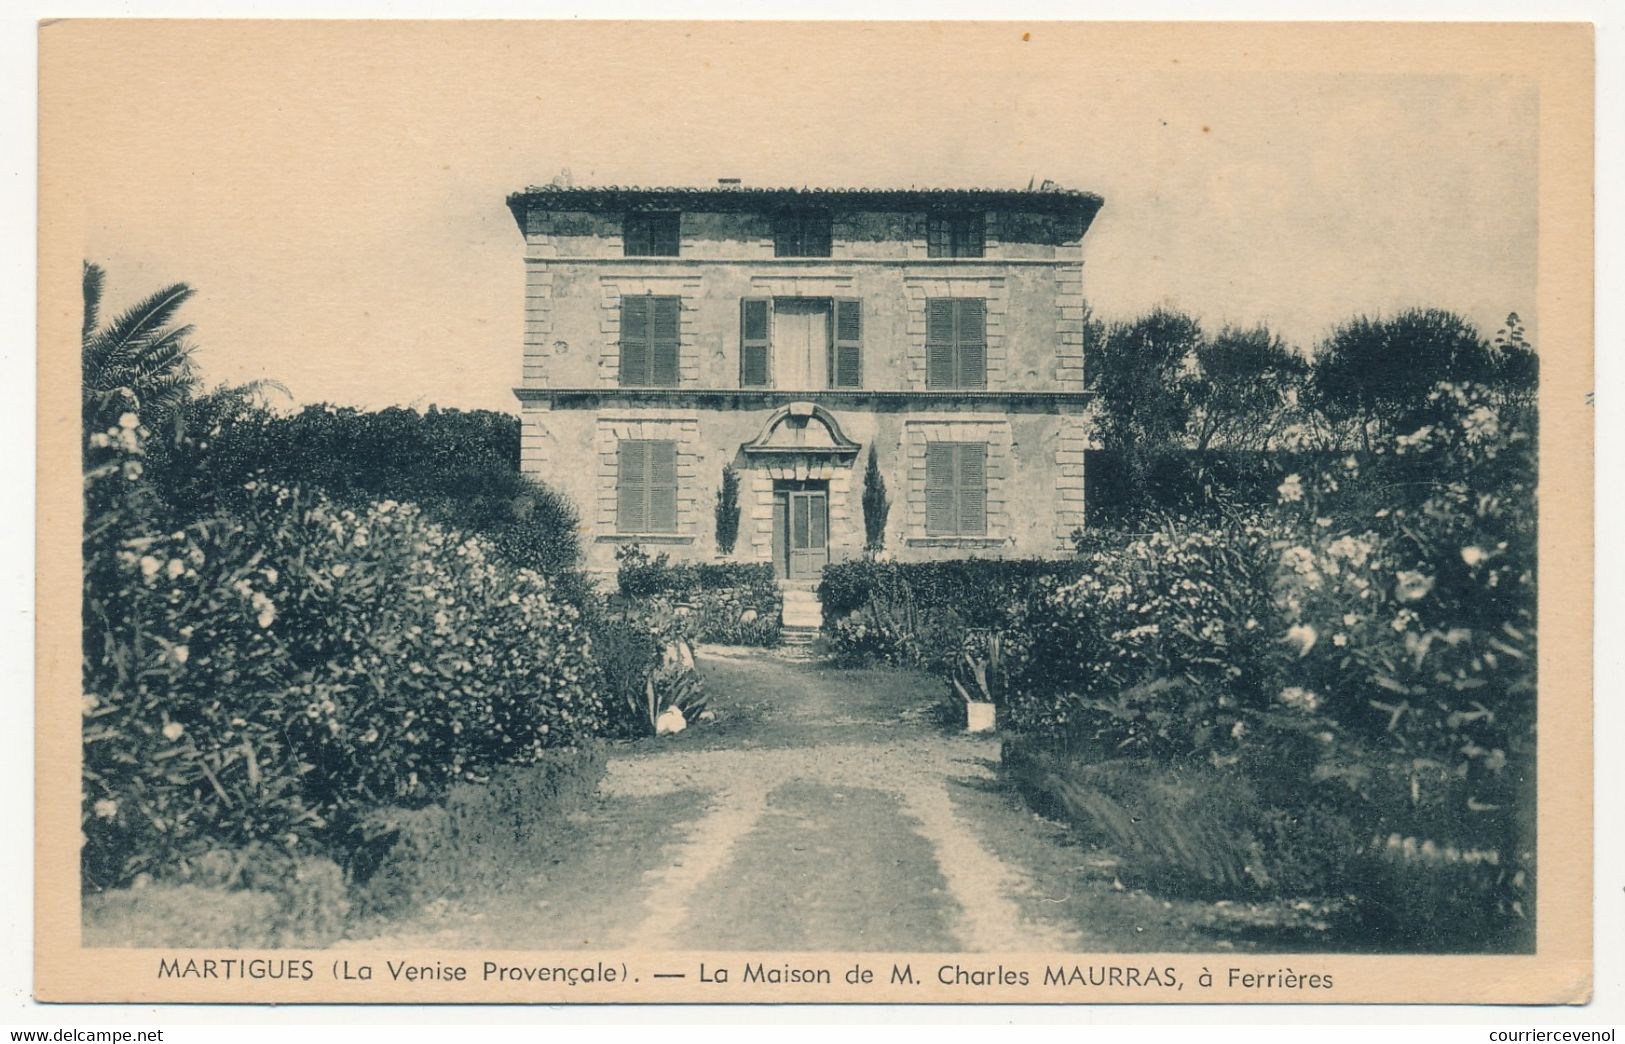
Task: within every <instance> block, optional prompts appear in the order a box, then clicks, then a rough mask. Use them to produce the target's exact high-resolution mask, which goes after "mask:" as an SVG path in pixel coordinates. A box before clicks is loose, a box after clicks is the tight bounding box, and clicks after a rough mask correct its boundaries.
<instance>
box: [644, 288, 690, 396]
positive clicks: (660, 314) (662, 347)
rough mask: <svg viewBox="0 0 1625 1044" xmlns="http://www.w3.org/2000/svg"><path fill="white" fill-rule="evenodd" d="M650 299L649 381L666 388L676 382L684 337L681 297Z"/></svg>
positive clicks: (674, 385) (673, 385) (672, 386)
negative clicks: (679, 355)
mask: <svg viewBox="0 0 1625 1044" xmlns="http://www.w3.org/2000/svg"><path fill="white" fill-rule="evenodd" d="M649 302H650V310H651V313H652V314H651V316H650V322H649V325H650V327H651V331H652V332H651V336H650V339H649V341H650V344H649V347H650V356H651V363H650V372H649V383H650V384H654V385H658V386H660V387H663V388H674V387H676V386H677V356H678V353H679V351H680V346H679V342H680V341H681V337H682V333H681V330H682V323H681V313H682V299H681V298H678V297H652V298H650V299H649Z"/></svg>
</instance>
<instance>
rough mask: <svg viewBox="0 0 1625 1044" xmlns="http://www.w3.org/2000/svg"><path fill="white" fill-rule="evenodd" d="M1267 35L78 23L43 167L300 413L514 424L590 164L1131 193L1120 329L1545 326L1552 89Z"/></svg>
mask: <svg viewBox="0 0 1625 1044" xmlns="http://www.w3.org/2000/svg"><path fill="white" fill-rule="evenodd" d="M1023 32H1025V33H1026V34H1027V39H1025V40H1024V39H1022V33H1023ZM1261 33H1262V30H1261V29H1259V28H1257V27H1254V28H1252V29H1250V30H1247V29H1244V30H1243V31H1241V32H1229V31H1223V30H1216V31H1215V34H1214V35H1211V36H1208V37H1203V38H1201V39H1200V40H1198V41H1192V40H1191V39H1190V38H1189V37H1164V36H1156V35H1155V34H1150V35H1147V36H1146V37H1145V38H1143V39H1142V38H1141V37H1128V38H1125V37H1123V36H1121V35H1112V33H1111V32H1108V31H1105V30H1101V29H1098V28H1089V27H1082V28H1077V27H1072V28H1068V27H1059V26H1053V25H1048V24H1044V23H1039V24H1036V25H1034V26H1032V27H1030V28H1023V27H1021V26H1003V25H981V26H956V27H952V28H949V27H943V26H931V25H914V26H885V25H879V26H861V25H849V26H844V27H843V26H828V25H825V26H817V27H813V26H794V25H788V26H786V25H778V26H774V25H765V26H764V25H752V26H741V25H729V24H726V23H721V24H712V25H706V26H699V25H694V24H681V23H678V24H660V23H648V24H642V25H624V24H623V25H603V24H599V25H592V24H582V23H572V24H566V23H433V24H417V25H385V26H378V25H366V24H361V23H337V24H326V25H321V26H314V25H311V24H300V23H289V24H281V25H276V26H267V25H264V24H261V25H257V26H231V25H224V26H222V25H202V24H199V23H167V24H165V23H141V24H133V25H132V24H125V25H122V26H116V27H113V26H108V25H106V24H97V23H72V22H69V23H59V24H57V25H54V26H50V27H47V28H46V29H45V30H44V31H43V33H42V56H41V67H42V81H41V82H42V95H41V97H42V102H41V104H42V125H43V130H42V157H43V158H44V160H45V162H46V163H47V164H48V165H53V166H50V167H49V169H52V170H57V171H71V172H72V173H71V176H70V175H60V176H59V177H60V180H59V181H58V182H57V183H56V187H58V188H60V189H61V191H62V192H63V193H64V196H65V197H66V198H71V201H72V204H73V206H72V208H71V213H72V214H74V215H76V217H75V222H76V224H77V228H78V230H79V231H80V233H81V234H82V236H83V255H84V257H86V258H87V259H90V260H93V261H96V262H98V263H100V264H102V265H103V266H104V267H105V268H106V269H107V282H108V295H107V296H108V305H109V306H110V307H111V308H118V307H121V306H123V305H125V304H128V303H130V302H131V301H133V300H135V299H137V298H139V297H141V296H143V295H144V294H146V293H148V292H150V291H152V290H154V289H156V288H157V287H159V286H161V285H164V284H166V283H169V282H174V281H185V282H188V283H190V284H192V285H194V286H195V287H196V288H197V291H198V293H197V296H196V298H195V299H194V300H193V301H192V302H190V303H189V304H188V305H187V306H186V309H185V313H184V316H185V319H186V320H187V321H189V322H191V323H192V324H193V325H194V326H195V327H196V333H195V338H194V339H195V341H196V343H197V344H198V346H199V351H198V354H197V360H198V363H199V365H200V368H201V370H202V373H203V376H204V378H205V380H206V381H208V382H210V383H214V382H239V381H244V380H251V379H256V378H265V377H268V378H274V379H276V380H278V381H280V382H281V383H283V384H284V385H286V386H287V387H288V388H289V389H290V391H291V393H292V395H293V397H294V400H295V401H297V402H301V403H303V402H319V401H327V402H334V403H343V404H354V405H362V406H372V407H376V406H382V405H387V404H408V405H418V406H427V405H429V404H430V403H436V404H439V405H441V406H460V407H481V408H490V409H500V410H508V411H513V410H515V409H516V404H515V402H514V399H513V396H512V392H511V388H512V387H513V386H514V385H515V384H517V383H518V380H519V371H520V348H521V336H522V331H523V276H524V272H523V263H522V260H521V258H522V254H523V242H522V239H521V237H520V235H519V232H518V230H517V229H516V228H515V226H514V223H513V219H512V217H511V215H510V214H509V212H508V210H507V207H506V205H505V198H506V196H507V195H508V193H510V192H512V191H514V190H516V189H519V188H522V187H524V186H525V185H528V184H535V183H542V182H546V181H548V180H549V179H551V178H552V177H554V176H555V175H556V174H558V173H560V172H561V171H564V170H568V171H569V172H570V174H571V176H572V178H573V179H574V181H575V182H576V183H578V184H622V185H627V184H645V185H647V184H699V185H707V184H713V183H714V182H715V180H716V179H717V178H719V177H738V178H741V179H742V180H743V181H744V182H745V183H746V184H749V185H798V186H799V185H814V186H832V185H854V186H875V187H889V186H907V185H915V186H945V187H963V186H994V187H1024V186H1025V185H1027V184H1028V182H1029V181H1030V180H1032V179H1036V180H1038V181H1042V180H1044V179H1046V178H1047V179H1052V180H1054V181H1056V182H1058V183H1060V184H1061V185H1064V186H1066V187H1069V188H1081V189H1086V190H1089V191H1092V192H1095V193H1098V194H1099V195H1101V196H1103V197H1104V198H1105V201H1106V202H1105V206H1104V208H1103V209H1102V210H1101V212H1100V215H1099V217H1098V218H1097V220H1096V222H1095V224H1094V226H1093V228H1092V229H1091V230H1090V232H1089V234H1088V236H1087V237H1086V239H1085V241H1084V245H1085V249H1084V263H1085V269H1084V289H1085V293H1086V295H1087V297H1088V299H1089V301H1090V303H1091V305H1092V306H1093V308H1094V310H1095V312H1096V314H1097V315H1099V316H1101V317H1103V318H1106V319H1119V318H1130V317H1132V316H1134V315H1135V314H1138V313H1140V312H1142V311H1144V310H1146V309H1148V308H1151V307H1154V306H1157V305H1171V306H1175V307H1179V308H1182V309H1185V310H1187V311H1189V312H1191V313H1193V314H1194V315H1196V316H1197V317H1198V318H1199V319H1201V321H1202V322H1203V324H1204V325H1205V326H1206V327H1208V328H1210V329H1217V328H1218V327H1219V326H1220V325H1222V324H1224V323H1239V324H1252V323H1257V322H1264V323H1267V324H1269V325H1270V326H1271V327H1272V328H1273V329H1275V330H1276V331H1277V332H1279V333H1280V334H1281V335H1282V336H1284V337H1285V338H1286V339H1287V340H1288V341H1289V342H1291V343H1294V344H1296V345H1300V346H1303V347H1305V348H1308V347H1311V346H1312V345H1314V344H1315V343H1316V342H1318V341H1319V340H1320V339H1321V338H1323V337H1324V336H1325V335H1326V333H1327V332H1329V330H1330V329H1331V328H1332V327H1333V326H1334V325H1335V324H1336V323H1337V322H1339V321H1340V320H1343V319H1346V318H1348V317H1349V316H1352V315H1354V314H1356V313H1362V312H1363V313H1392V312H1393V311H1395V310H1398V309H1401V308H1405V307H1409V306H1416V305H1422V306H1434V307H1441V308H1447V309H1451V310H1454V311H1458V312H1460V313H1462V314H1464V315H1466V316H1467V317H1468V318H1470V319H1472V320H1473V321H1474V322H1476V323H1477V324H1479V326H1480V327H1481V328H1482V329H1483V330H1484V332H1485V333H1486V335H1490V334H1493V333H1494V332H1495V330H1496V329H1497V328H1498V327H1499V326H1500V325H1501V321H1502V320H1503V319H1504V317H1505V316H1506V314H1507V313H1508V312H1511V311H1517V312H1519V313H1520V315H1522V316H1523V318H1524V319H1525V321H1526V323H1528V325H1529V328H1530V330H1531V332H1532V333H1533V332H1535V321H1534V320H1535V316H1534V298H1535V275H1536V242H1537V227H1536V198H1535V192H1536V177H1537V104H1538V97H1537V94H1536V91H1535V89H1534V87H1533V86H1532V85H1531V83H1532V81H1529V80H1527V79H1523V78H1521V77H1520V76H1518V75H1514V74H1512V73H1508V72H1500V71H1497V66H1496V64H1495V63H1494V61H1492V60H1488V59H1486V60H1484V61H1482V62H1479V61H1475V56H1474V55H1472V54H1471V53H1466V54H1448V55H1441V56H1439V61H1438V62H1437V65H1436V68H1437V70H1439V71H1432V72H1417V71H1405V70H1406V69H1411V70H1415V69H1417V68H1420V67H1423V66H1426V65H1428V64H1430V58H1429V56H1428V55H1427V54H1426V53H1421V54H1412V55H1409V56H1406V57H1405V60H1404V61H1398V60H1392V59H1391V56H1389V55H1387V54H1386V53H1385V52H1384V50H1383V48H1381V47H1380V46H1372V45H1370V44H1369V43H1366V42H1362V41H1361V40H1356V39H1352V38H1351V39H1349V41H1348V47H1347V49H1346V51H1345V50H1336V49H1321V50H1318V51H1317V50H1314V49H1307V50H1306V49H1304V48H1300V47H1293V46H1291V42H1290V41H1276V42H1275V45H1274V46H1270V41H1268V40H1261V39H1260V35H1261ZM1326 39H1327V40H1335V39H1336V37H1335V36H1334V37H1329V38H1326ZM1323 43H1324V41H1323ZM52 188H53V185H52V184H51V183H50V182H49V181H48V182H47V183H46V185H45V189H46V190H47V191H49V190H51V189H52ZM76 277H77V276H76V273H75V278H76Z"/></svg>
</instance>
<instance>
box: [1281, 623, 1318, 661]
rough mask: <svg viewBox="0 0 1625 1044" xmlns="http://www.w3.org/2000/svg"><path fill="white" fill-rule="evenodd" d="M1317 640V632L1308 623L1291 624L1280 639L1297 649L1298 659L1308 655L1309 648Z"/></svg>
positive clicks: (1311, 647)
mask: <svg viewBox="0 0 1625 1044" xmlns="http://www.w3.org/2000/svg"><path fill="white" fill-rule="evenodd" d="M1319 640H1320V635H1319V633H1317V632H1316V631H1315V629H1314V628H1313V627H1311V626H1309V625H1308V624H1293V625H1292V626H1291V627H1289V628H1287V632H1286V636H1285V637H1284V638H1282V639H1281V641H1283V642H1285V643H1286V644H1287V645H1289V646H1291V647H1293V648H1294V649H1296V650H1297V651H1298V658H1299V659H1300V660H1301V659H1302V658H1303V657H1305V656H1308V655H1309V650H1310V649H1313V648H1314V647H1315V643H1316V642H1317V641H1319Z"/></svg>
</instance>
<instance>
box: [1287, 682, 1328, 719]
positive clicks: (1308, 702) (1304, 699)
mask: <svg viewBox="0 0 1625 1044" xmlns="http://www.w3.org/2000/svg"><path fill="white" fill-rule="evenodd" d="M1281 702H1282V703H1284V704H1286V705H1287V706H1288V707H1292V708H1295V709H1297V710H1304V711H1309V712H1311V713H1313V712H1314V711H1317V710H1319V709H1320V697H1319V696H1318V695H1316V694H1315V693H1313V692H1311V691H1309V690H1308V689H1302V688H1299V687H1298V686H1296V685H1292V686H1288V687H1287V688H1285V689H1282V690H1281Z"/></svg>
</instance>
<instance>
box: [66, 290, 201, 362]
mask: <svg viewBox="0 0 1625 1044" xmlns="http://www.w3.org/2000/svg"><path fill="white" fill-rule="evenodd" d="M194 293H196V291H195V290H193V289H192V288H191V287H190V286H187V285H186V284H185V283H176V284H175V285H173V286H166V287H164V288H163V289H162V290H159V291H158V292H157V293H155V294H153V295H152V296H150V297H148V298H146V299H145V300H142V301H138V302H137V303H136V304H134V305H132V306H131V307H130V308H128V309H126V310H125V311H124V312H122V313H121V314H120V315H119V316H118V317H117V318H115V319H114V320H113V321H112V322H111V323H109V324H107V326H106V328H104V329H103V330H101V331H100V332H98V333H96V334H95V335H94V336H93V337H92V339H91V342H92V345H93V346H94V347H95V350H96V351H97V353H98V354H102V355H107V356H111V355H114V354H115V353H117V352H119V351H122V350H126V349H127V348H128V347H129V346H134V345H140V344H143V343H145V342H147V341H149V340H151V339H153V338H155V337H157V336H159V331H161V330H163V329H164V327H166V326H168V325H169V322H170V320H172V319H174V318H175V313H176V312H177V311H179V310H180V307H181V305H183V304H185V303H186V302H187V300H188V299H189V298H191V296H192V295H193V294H194Z"/></svg>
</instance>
